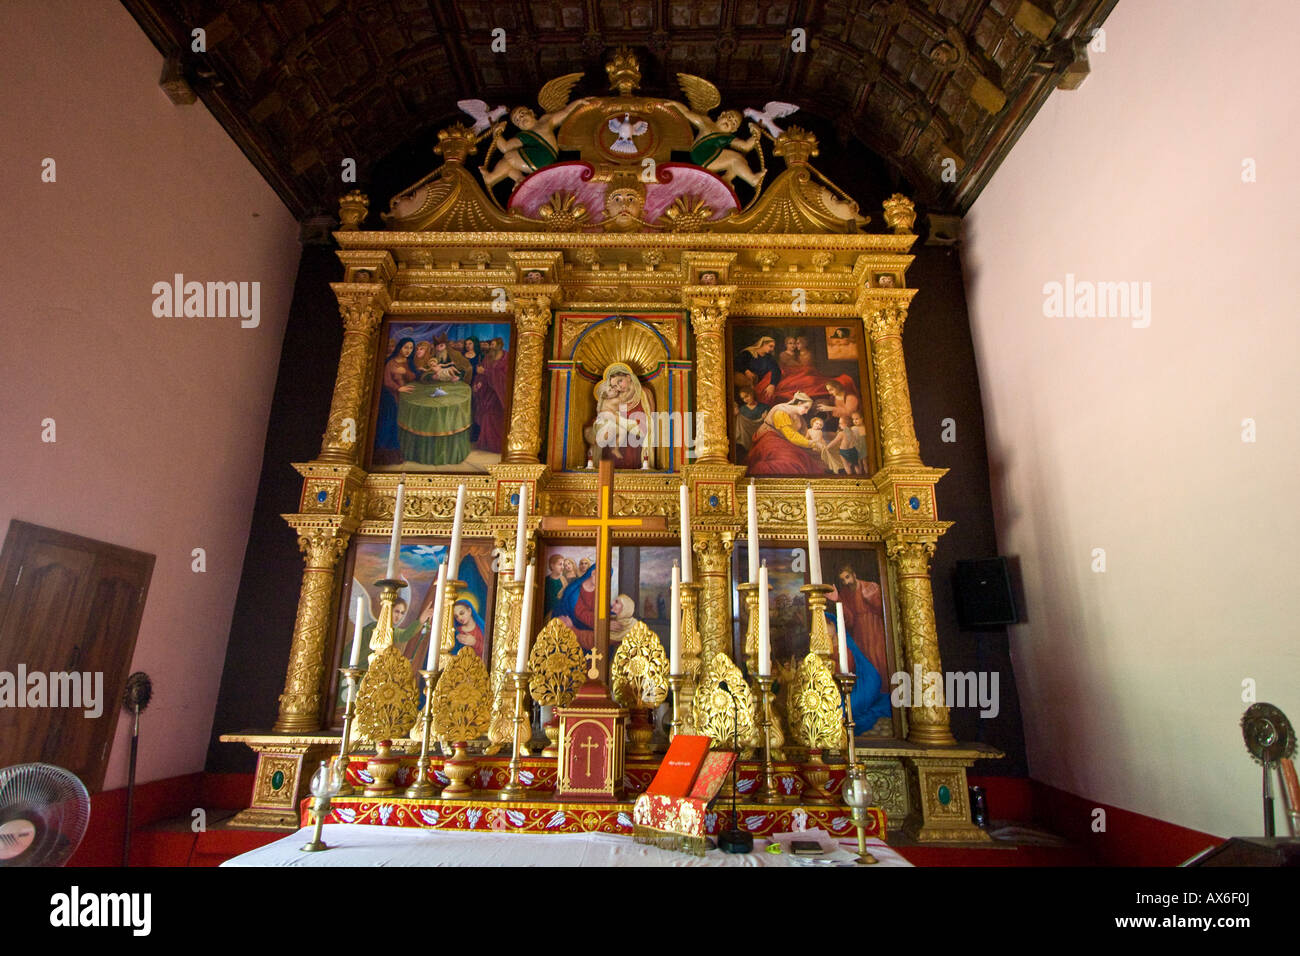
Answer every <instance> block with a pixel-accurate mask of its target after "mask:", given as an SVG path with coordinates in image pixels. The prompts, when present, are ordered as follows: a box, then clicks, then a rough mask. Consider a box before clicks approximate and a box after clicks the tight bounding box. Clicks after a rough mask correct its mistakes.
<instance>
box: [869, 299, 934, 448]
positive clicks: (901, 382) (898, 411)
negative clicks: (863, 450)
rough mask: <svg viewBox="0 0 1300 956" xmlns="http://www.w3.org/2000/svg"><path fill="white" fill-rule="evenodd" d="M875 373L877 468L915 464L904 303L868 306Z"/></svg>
mask: <svg viewBox="0 0 1300 956" xmlns="http://www.w3.org/2000/svg"><path fill="white" fill-rule="evenodd" d="M864 320H865V324H866V327H867V332H868V334H869V335H870V336H871V358H872V361H873V363H874V367H875V372H876V407H877V409H878V412H879V415H880V447H881V449H882V451H883V453H884V461H883V462H881V465H882V466H884V467H888V466H889V465H919V464H921V449H920V446H919V445H918V444H917V441H916V426H915V425H914V424H913V423H912V396H911V394H910V393H909V392H908V389H907V366H906V364H905V363H904V362H903V323H905V322H906V321H907V303H905V302H890V303H888V304H887V305H884V306H871V307H869V309H868V311H867V313H866V315H865V317H864Z"/></svg>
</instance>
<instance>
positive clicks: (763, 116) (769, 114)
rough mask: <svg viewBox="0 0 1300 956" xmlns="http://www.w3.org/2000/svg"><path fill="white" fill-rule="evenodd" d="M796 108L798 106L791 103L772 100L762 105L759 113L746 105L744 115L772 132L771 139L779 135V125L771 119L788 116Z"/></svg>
mask: <svg viewBox="0 0 1300 956" xmlns="http://www.w3.org/2000/svg"><path fill="white" fill-rule="evenodd" d="M798 109H799V107H797V106H795V105H794V104H793V103H782V102H781V101H780V100H772V101H771V102H770V103H768V104H767V105H766V106H764V107H763V112H761V113H760V112H759V111H758V110H756V109H754V108H753V107H752V106H748V107H746V108H745V116H746V117H748V118H749V119H752V120H753V121H754V122H756V123H762V124H763V128H764V129H766V130H767V131H768V132H769V133H771V134H772V138H773V139H776V138H777V137H778V136H780V135H781V127H779V126H777V125H776V123H774V122H773V120H779V119H780V118H781V117H783V116H789V115H790V114H791V113H793V112H795V111H797V110H798Z"/></svg>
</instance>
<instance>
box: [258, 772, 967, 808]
mask: <svg viewBox="0 0 1300 956" xmlns="http://www.w3.org/2000/svg"><path fill="white" fill-rule="evenodd" d="M283 786H284V771H283V770H277V771H276V772H275V773H273V774H271V789H272V790H279V789H280V788H281V787H283ZM944 802H945V803H946V802H947V801H944Z"/></svg>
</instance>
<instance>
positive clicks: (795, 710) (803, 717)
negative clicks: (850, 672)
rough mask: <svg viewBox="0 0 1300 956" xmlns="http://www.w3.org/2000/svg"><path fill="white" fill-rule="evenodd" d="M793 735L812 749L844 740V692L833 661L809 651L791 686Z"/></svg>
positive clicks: (837, 743) (800, 663) (830, 745)
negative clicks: (841, 696)
mask: <svg viewBox="0 0 1300 956" xmlns="http://www.w3.org/2000/svg"><path fill="white" fill-rule="evenodd" d="M789 707H790V715H789V721H790V735H791V736H792V737H794V739H795V741H796V742H798V743H800V744H802V745H803V746H805V747H808V748H809V749H812V750H819V749H823V748H826V747H840V746H843V744H844V724H843V722H842V721H841V719H840V692H839V688H838V687H836V686H835V678H834V677H833V676H832V675H831V669H830V665H829V664H827V663H826V661H824V660H823V659H822V658H820V657H819V656H817V654H815V653H813V652H812V651H809V652H808V654H807V656H805V657H804V659H803V660H802V661H800V662H799V670H798V671H797V672H796V673H795V676H794V681H793V682H792V684H791V686H790V695H789Z"/></svg>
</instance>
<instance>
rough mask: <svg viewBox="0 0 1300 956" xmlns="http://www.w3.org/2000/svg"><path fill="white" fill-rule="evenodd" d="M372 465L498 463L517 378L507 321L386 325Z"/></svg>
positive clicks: (469, 467)
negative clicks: (512, 391) (512, 390)
mask: <svg viewBox="0 0 1300 956" xmlns="http://www.w3.org/2000/svg"><path fill="white" fill-rule="evenodd" d="M379 353H380V354H379V367H378V369H377V372H376V381H375V389H374V390H375V410H374V417H373V420H372V421H373V426H372V429H371V435H372V436H373V439H372V443H371V451H370V467H371V469H372V470H375V471H407V472H412V471H424V472H468V473H483V472H486V471H487V468H488V466H489V465H494V464H496V463H498V462H499V461H500V460H501V452H502V449H503V447H504V445H505V438H506V430H507V428H508V426H509V421H510V419H509V413H510V390H511V383H512V382H513V380H514V375H513V369H512V363H513V342H512V338H511V327H510V323H509V322H499V321H498V322H493V321H482V320H473V319H465V320H461V321H455V322H445V321H440V322H426V321H407V320H400V321H389V322H388V323H387V324H386V326H385V334H384V335H382V336H381V344H380V349H379Z"/></svg>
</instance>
